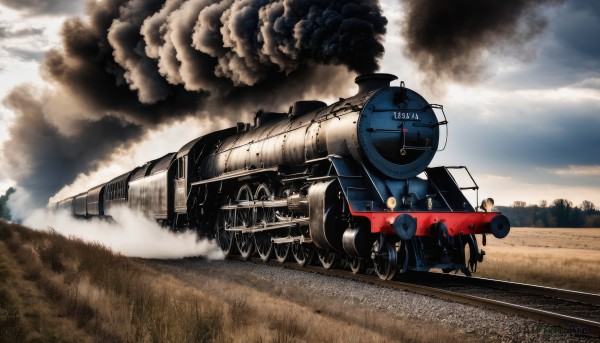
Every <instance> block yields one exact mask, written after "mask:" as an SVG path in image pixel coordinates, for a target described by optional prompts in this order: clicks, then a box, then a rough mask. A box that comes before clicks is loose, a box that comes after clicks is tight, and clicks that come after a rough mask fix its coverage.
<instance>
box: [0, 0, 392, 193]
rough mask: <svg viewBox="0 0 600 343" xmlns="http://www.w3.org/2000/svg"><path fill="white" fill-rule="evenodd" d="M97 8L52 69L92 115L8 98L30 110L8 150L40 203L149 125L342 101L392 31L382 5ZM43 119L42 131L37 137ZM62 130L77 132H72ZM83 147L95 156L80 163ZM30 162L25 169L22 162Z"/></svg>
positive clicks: (73, 29) (70, 23) (165, 0)
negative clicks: (308, 98)
mask: <svg viewBox="0 0 600 343" xmlns="http://www.w3.org/2000/svg"><path fill="white" fill-rule="evenodd" d="M5 2H6V1H5ZM86 9H87V17H86V18H84V19H81V18H71V19H68V20H67V21H66V22H65V24H64V26H63V29H62V39H63V46H62V49H56V50H51V51H50V52H48V53H47V54H46V58H45V60H44V63H43V65H42V73H43V76H44V78H45V79H46V80H47V81H48V82H50V83H52V84H54V85H55V86H56V88H57V89H58V90H59V91H58V92H55V93H52V94H51V95H47V96H48V97H49V98H50V99H51V100H52V101H54V102H61V101H62V102H63V103H68V101H67V100H64V99H63V98H65V97H67V98H68V99H70V100H69V101H71V102H73V103H74V104H76V105H77V106H79V107H81V114H80V115H77V114H73V113H71V112H72V111H65V113H60V111H56V110H54V111H53V112H52V114H51V115H50V114H49V113H47V108H46V107H47V106H45V105H42V104H43V103H44V102H40V101H39V100H38V101H37V102H35V100H36V99H34V98H32V97H31V96H26V95H24V94H26V92H25V91H24V90H19V91H15V92H13V93H12V94H11V95H9V97H8V98H7V103H8V104H9V105H10V106H11V107H12V108H13V109H14V110H15V112H17V113H19V117H18V119H17V121H16V123H15V125H14V126H13V128H12V129H11V130H12V131H11V139H10V140H9V141H8V142H7V143H6V144H5V149H4V151H5V155H6V156H5V158H6V160H8V161H9V165H8V168H9V170H10V171H11V176H12V175H13V174H14V175H16V176H13V178H15V179H16V180H17V181H18V182H19V185H21V186H24V187H25V188H27V190H28V191H29V192H30V193H32V194H33V195H34V196H35V197H36V199H38V200H40V199H44V198H45V197H47V195H48V193H49V192H50V193H51V191H52V190H53V191H56V190H58V189H59V188H60V187H61V186H63V185H64V184H66V183H69V182H71V181H72V180H73V178H74V176H75V175H76V174H77V173H80V172H86V171H89V170H90V168H94V167H95V166H96V164H95V163H96V162H97V161H100V160H102V159H103V158H105V157H106V156H107V155H108V154H109V153H110V152H111V147H112V148H114V147H115V146H117V145H118V144H120V143H128V142H131V141H132V140H134V139H138V138H139V137H140V131H139V130H140V127H143V128H144V129H149V128H152V127H155V126H156V125H161V124H164V123H168V122H170V121H173V120H177V119H178V118H182V117H184V116H187V115H192V114H199V113H207V112H206V111H207V110H208V111H210V112H209V113H211V115H215V116H216V117H218V118H219V120H222V119H224V118H231V120H232V121H238V120H239V119H240V117H242V116H243V114H245V113H247V112H249V111H253V110H256V109H258V108H260V107H267V108H268V109H272V108H275V109H281V108H285V107H287V106H289V105H290V104H291V103H292V102H293V101H295V100H298V99H302V98H303V97H304V96H305V94H318V95H319V96H331V95H339V91H340V88H341V87H340V83H343V84H347V83H348V82H349V81H350V80H351V78H352V77H353V76H354V75H355V73H358V72H360V73H363V72H373V71H375V70H376V69H377V68H378V61H379V59H380V58H381V57H382V55H383V46H382V44H381V41H382V39H383V34H384V33H385V26H386V24H387V20H386V19H385V17H383V16H382V14H381V9H380V7H379V4H378V2H377V1H372V0H336V1H324V0H312V1H308V0H304V1H275V0H271V1H267V0H242V1H235V2H233V1H229V0H224V1H208V0H189V1H182V0H104V1H89V2H88V3H87V7H86ZM61 99H62V100H61ZM28 101H31V102H35V103H36V104H38V106H37V107H34V108H30V106H29V105H27V102H28ZM52 101H51V102H52ZM201 111H204V112H201ZM36 118H37V119H36ZM47 118H52V119H51V120H49V119H47ZM81 118H85V120H82V119H81ZM36 120H37V121H38V122H39V123H38V124H37V125H38V126H34V127H36V128H37V131H39V134H31V135H28V134H26V132H27V131H28V126H29V125H31V124H32V123H34V122H35V121H36ZM122 123H128V124H122ZM52 125H54V126H52ZM119 125H122V126H119ZM53 127H54V128H61V127H70V128H74V127H77V129H76V130H75V129H74V131H73V132H75V133H72V134H71V135H65V133H64V132H61V130H56V129H54V128H53ZM119 127H120V128H119ZM106 130H108V132H107V131H106ZM34 132H35V130H34ZM115 132H116V133H120V135H119V136H118V137H115V136H113V133H115ZM94 135H95V136H94ZM40 137H43V138H44V139H43V142H40V141H39V139H40ZM84 137H97V140H98V141H101V143H100V142H94V143H91V142H92V141H90V140H85V139H83V138H84ZM79 139H81V140H82V142H79ZM87 143H89V144H87ZM40 144H41V145H40ZM71 144H75V145H78V146H77V148H76V149H79V150H78V151H77V152H78V153H79V154H82V155H85V158H83V159H81V161H76V162H77V163H70V161H71V157H70V156H71V155H72V151H71V150H69V148H68V147H69V145H71ZM38 158H41V161H37V160H36V159H38ZM30 159H31V160H32V161H31V162H30V163H31V166H30V167H29V169H26V170H27V172H26V173H23V172H20V165H21V164H20V163H19V161H21V160H23V161H26V160H30ZM53 161H56V162H53ZM55 173H59V174H60V175H54V174H55ZM42 177H45V178H47V180H48V181H44V183H45V185H44V186H43V189H36V187H34V186H36V185H35V184H32V183H31V182H34V181H30V180H29V179H34V180H36V179H40V178H42ZM35 182H40V181H35Z"/></svg>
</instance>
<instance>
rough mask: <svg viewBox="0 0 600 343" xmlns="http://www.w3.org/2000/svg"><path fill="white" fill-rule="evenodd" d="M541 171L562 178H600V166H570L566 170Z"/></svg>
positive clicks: (542, 169) (544, 169)
mask: <svg viewBox="0 0 600 343" xmlns="http://www.w3.org/2000/svg"><path fill="white" fill-rule="evenodd" d="M538 169H539V170H541V171H544V172H547V173H550V174H555V175H560V176H600V165H592V166H579V165H568V166H566V167H564V168H538Z"/></svg>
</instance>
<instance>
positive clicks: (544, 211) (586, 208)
mask: <svg viewBox="0 0 600 343" xmlns="http://www.w3.org/2000/svg"><path fill="white" fill-rule="evenodd" d="M498 210H500V211H501V212H502V213H503V214H504V215H506V216H507V217H508V219H509V220H510V222H511V226H526V227H600V211H599V210H598V209H596V206H595V205H594V203H593V202H591V201H588V200H584V201H583V202H582V203H581V204H580V205H579V206H574V205H573V203H572V202H571V201H569V200H567V199H556V200H554V201H553V202H552V203H551V204H550V205H548V202H547V201H546V200H542V201H540V203H539V204H537V205H527V203H526V202H525V201H515V202H514V203H513V204H512V206H498Z"/></svg>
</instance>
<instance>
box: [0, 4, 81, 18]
mask: <svg viewBox="0 0 600 343" xmlns="http://www.w3.org/2000/svg"><path fill="white" fill-rule="evenodd" d="M0 5H4V6H6V7H9V8H12V9H15V10H18V11H23V12H25V13H27V14H30V15H64V14H75V13H79V12H80V11H81V9H82V8H83V1H82V0H0Z"/></svg>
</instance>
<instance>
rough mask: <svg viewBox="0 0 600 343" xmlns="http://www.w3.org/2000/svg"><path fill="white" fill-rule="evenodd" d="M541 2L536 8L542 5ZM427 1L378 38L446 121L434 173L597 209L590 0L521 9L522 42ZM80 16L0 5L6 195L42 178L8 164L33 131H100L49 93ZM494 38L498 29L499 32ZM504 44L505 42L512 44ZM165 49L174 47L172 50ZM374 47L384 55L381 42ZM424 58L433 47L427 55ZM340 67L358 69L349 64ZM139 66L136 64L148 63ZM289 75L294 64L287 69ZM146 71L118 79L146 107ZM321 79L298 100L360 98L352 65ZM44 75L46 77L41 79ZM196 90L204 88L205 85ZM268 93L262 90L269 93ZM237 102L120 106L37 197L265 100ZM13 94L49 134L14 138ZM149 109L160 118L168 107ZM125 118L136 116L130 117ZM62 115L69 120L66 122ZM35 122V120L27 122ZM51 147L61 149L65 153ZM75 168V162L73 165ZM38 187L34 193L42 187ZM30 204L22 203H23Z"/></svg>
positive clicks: (76, 104) (123, 59)
mask: <svg viewBox="0 0 600 343" xmlns="http://www.w3.org/2000/svg"><path fill="white" fill-rule="evenodd" d="M103 2H109V1H101V0H99V1H95V0H92V1H91V2H90V4H92V5H94V4H95V5H96V6H98V5H97V4H101V3H103ZM110 2H116V1H114V0H113V1H110ZM138 2H139V1H138ZM154 2H159V1H154ZM171 2H175V1H171ZM521 2H527V1H521ZM530 2H531V3H536V1H530ZM537 2H539V3H544V1H541V0H540V1H537ZM132 3H135V1H132ZM423 3H424V2H423V1H415V2H413V4H411V5H409V4H408V3H407V2H406V1H397V0H384V1H380V4H381V8H382V14H383V16H385V17H386V18H387V26H386V29H385V31H386V33H385V35H384V36H382V37H384V40H383V42H382V43H383V48H384V52H383V54H382V55H381V57H380V58H379V71H381V72H386V73H392V74H395V75H397V76H398V77H399V80H398V81H396V82H395V83H394V85H398V84H399V82H400V80H402V81H404V82H405V84H406V86H407V87H408V88H411V89H413V90H415V91H417V92H419V93H420V94H422V95H423V96H424V97H425V98H426V99H427V100H428V101H429V102H430V103H436V104H442V105H443V106H444V110H445V114H446V116H447V118H448V121H449V126H448V130H449V133H448V143H447V148H446V149H445V150H444V151H442V152H438V153H437V155H436V157H435V158H434V160H433V162H432V164H433V165H448V166H467V167H468V168H469V170H470V172H471V174H472V175H473V177H474V178H475V180H476V182H477V183H478V185H479V187H480V190H479V199H482V198H487V197H492V198H494V199H495V200H496V204H497V205H498V204H499V205H510V204H512V203H513V201H516V200H519V201H525V202H526V203H528V204H537V203H539V202H540V201H541V200H547V201H548V202H551V201H552V200H554V199H557V198H566V199H569V200H571V201H573V203H574V204H575V205H578V204H580V203H581V202H582V201H583V200H590V201H592V202H594V203H595V204H596V205H597V206H600V152H599V149H600V134H599V132H598V131H599V130H600V39H597V37H599V36H600V5H599V4H598V2H597V1H594V0H572V1H551V0H549V1H546V4H543V5H540V6H537V7H535V10H532V11H529V12H525V14H523V15H522V16H521V17H520V19H519V20H517V21H516V24H515V25H514V26H513V28H514V30H517V31H519V34H518V35H516V34H513V33H511V32H508V33H506V32H504V31H510V29H509V28H506V27H505V26H503V25H498V27H491V28H489V27H486V28H485V29H484V28H477V27H468V26H467V27H466V28H465V27H464V26H460V25H458V26H457V25H456V23H453V22H451V21H448V22H444V21H439V22H438V21H437V20H439V18H438V17H435V16H431V17H423V16H419V15H416V14H415V13H423V12H425V13H430V12H427V11H425V9H424V8H421V7H419V6H426V5H422V4H423ZM446 3H448V2H446ZM132 6H133V5H132ZM84 8H85V2H84V1H81V0H79V1H70V0H69V1H67V0H58V1H47V2H44V1H21V0H20V1H14V0H0V99H4V100H3V101H2V103H1V104H0V144H1V145H2V148H1V149H2V150H1V152H0V153H1V155H0V162H1V164H0V192H2V193H4V191H5V190H6V189H7V188H8V187H10V186H16V187H17V188H19V186H20V185H21V184H23V185H24V186H23V187H29V188H30V189H31V188H34V187H37V186H38V183H31V182H28V183H25V182H24V181H23V180H24V179H25V178H26V177H27V173H26V171H23V170H26V169H27V168H28V166H31V165H32V162H31V161H27V160H26V159H25V158H22V159H20V158H19V156H18V155H19V154H17V156H15V154H14V151H12V153H11V151H9V149H12V148H14V147H15V146H18V145H15V144H16V143H15V142H22V141H24V142H32V143H31V144H45V143H44V142H45V141H44V140H39V139H38V137H37V136H36V134H37V133H38V132H43V133H47V134H51V135H62V136H65V137H71V138H72V139H70V140H68V142H69V143H70V144H72V145H78V140H77V139H82V138H81V135H83V136H84V137H85V138H87V139H91V138H90V132H94V130H95V127H93V126H91V128H90V130H88V131H80V130H83V129H80V126H85V125H92V124H93V123H96V122H97V121H100V122H102V121H103V120H105V119H106V118H105V117H102V119H98V118H99V117H97V116H96V115H95V113H94V110H97V111H107V110H106V109H104V108H101V107H100V106H96V105H94V106H89V105H88V104H82V103H81V100H80V99H75V97H74V96H71V97H61V96H57V94H59V95H60V94H62V93H61V92H63V91H64V89H63V88H61V87H60V86H61V84H60V82H63V81H64V80H63V79H59V78H58V77H57V76H56V75H58V74H57V71H56V68H55V69H50V67H49V62H48V61H49V60H50V61H53V59H52V58H56V57H57V56H58V55H57V54H52V53H50V54H48V52H49V51H53V49H54V50H58V51H61V50H66V51H67V52H66V53H63V55H64V54H66V55H68V53H71V52H70V51H69V48H68V47H67V48H65V46H64V44H63V38H62V37H61V27H62V26H63V24H64V22H65V20H67V19H68V18H72V17H79V18H81V22H82V23H83V24H82V25H85V24H86V23H88V22H90V21H93V20H92V19H90V18H89V17H88V16H85V15H84ZM432 13H434V12H432ZM443 14H444V15H443V16H442V17H441V18H448V17H449V18H450V19H452V18H453V12H452V11H450V12H447V13H446V12H444V13H443ZM480 17H481V16H480ZM484 19H485V18H484ZM182 20H183V19H182ZM373 20H378V19H377V18H375V19H373ZM423 21H425V24H423ZM438 23H439V24H438ZM459 24H460V23H459ZM486 24H487V23H486ZM423 25H425V29H423V27H422V26H423ZM455 27H459V28H460V29H457V30H456V31H457V32H458V34H457V35H456V36H458V37H459V38H460V39H456V38H455V39H440V40H435V39H433V42H434V43H432V44H434V48H433V49H431V48H429V50H426V49H425V48H427V46H426V44H425V43H424V42H427V43H428V44H429V43H430V42H431V41H432V39H430V37H429V38H428V37H425V36H426V34H429V35H430V36H433V37H434V38H435V37H437V36H436V35H437V34H438V33H436V32H442V33H445V32H444V31H452V30H453V28H455ZM111 29H112V26H111ZM123 30H124V29H123ZM123 30H121V31H114V32H113V33H114V34H113V35H109V40H110V42H111V43H113V42H117V43H118V42H121V43H122V42H126V40H124V39H121V40H120V41H119V36H118V34H119V33H122V32H123ZM428 30H429V31H428ZM436 30H438V31H436ZM461 30H463V31H461ZM478 30H480V31H478ZM486 30H488V31H486ZM494 30H496V31H502V32H500V33H499V34H497V33H496V32H495V31H494ZM64 32H67V31H64ZM69 32H80V31H69ZM115 32H116V33H115ZM415 32H416V33H415ZM480 32H482V34H479V33H480ZM408 33H410V34H408ZM72 36H75V35H72ZM123 36H125V34H123ZM456 36H453V37H456ZM507 36H508V37H510V38H509V39H507V38H506V37H507ZM71 38H72V37H71ZM76 38H77V37H75V38H73V39H76ZM204 43H206V42H204ZM114 44H116V43H114ZM173 44H177V41H174V43H173ZM194 44H196V41H194ZM163 47H164V46H163ZM137 48H139V46H137V47H136V45H133V48H132V50H134V49H137ZM71 49H72V47H71ZM82 49H84V48H82ZM374 49H375V50H374V51H376V52H377V51H378V50H377V47H375V48H374ZM162 51H163V50H160V49H158V50H157V51H156V53H157V54H160V53H162ZM424 51H428V54H427V53H424ZM431 51H433V53H432V52H431ZM120 54H121V55H120ZM432 56H433V57H432ZM59 57H60V56H59ZM282 58H283V57H282ZM115 59H116V61H117V62H118V63H119V64H123V65H127V63H131V56H128V55H127V50H126V49H122V50H117V49H116V52H115ZM228 61H229V62H230V64H229V67H231V65H234V64H233V62H232V61H231V60H228ZM234 62H235V61H234ZM344 63H345V65H350V67H353V68H354V69H360V67H358V68H357V67H356V63H355V62H353V61H350V62H347V63H346V62H344ZM353 63H354V64H353ZM140 65H142V66H143V64H142V63H140ZM162 67H164V68H166V69H161V73H162V72H163V71H164V73H165V74H167V75H169V74H168V70H167V69H168V67H169V66H168V65H163V66H162ZM285 67H286V68H296V67H297V66H296V65H293V64H292V65H289V64H288V65H286V66H285ZM140 70H142V71H143V70H144V69H142V67H139V68H137V65H136V68H131V72H130V73H125V74H124V78H125V80H124V81H123V82H127V83H128V84H129V85H130V87H131V88H135V87H138V88H136V89H137V90H139V93H138V95H139V97H140V98H143V99H145V100H144V101H147V102H148V103H152V102H153V101H154V102H156V101H158V103H160V99H162V98H160V97H161V96H162V95H161V94H162V93H160V91H161V88H160V87H159V86H160V84H158V83H157V85H156V87H154V88H150V87H148V88H147V89H146V88H144V82H146V83H148V82H150V81H152V80H149V79H143V77H142V76H143V75H142V76H140V75H139V74H136V71H140ZM165 70H167V71H165ZM248 70H250V69H248ZM290 70H291V71H290V79H287V80H283V81H282V84H283V85H286V86H288V85H289V86H290V87H289V88H290V91H288V92H286V93H285V94H283V95H281V96H279V97H278V98H277V100H276V101H275V100H272V99H271V100H270V101H271V102H272V103H275V104H277V106H279V107H282V106H284V102H285V103H289V104H291V103H293V101H295V100H297V99H294V98H292V96H293V95H294V92H293V90H294V88H293V85H296V84H300V81H298V82H296V80H299V78H298V76H297V74H298V73H296V74H294V72H295V69H290ZM221 71H222V73H224V74H227V73H233V74H235V75H233V76H231V75H229V76H228V77H230V78H231V79H232V80H237V81H236V82H240V83H245V84H250V85H251V86H252V85H253V84H254V83H253V82H256V83H257V84H260V82H261V81H260V75H259V76H256V75H252V74H250V73H248V72H246V73H238V74H236V73H235V70H230V69H227V66H225V67H223V69H222V70H221ZM318 71H319V72H320V73H322V74H321V75H325V76H323V77H324V78H327V75H334V76H335V77H333V76H332V78H331V79H329V81H330V83H331V84H332V85H333V86H331V87H328V88H323V87H325V86H322V87H321V88H319V87H316V86H315V87H312V88H311V89H312V91H311V89H308V90H306V87H304V88H302V89H303V93H302V94H301V96H303V97H305V98H306V97H312V98H317V97H319V96H321V98H320V100H324V101H326V102H327V103H331V102H333V101H335V100H334V99H336V98H337V97H345V96H349V95H351V94H353V93H354V92H355V91H356V87H355V85H354V84H353V83H352V82H351V80H352V78H353V77H354V76H355V75H356V70H354V71H353V72H348V73H347V74H348V76H347V77H346V75H342V76H340V75H341V74H340V72H339V71H338V69H336V70H333V71H332V70H331V69H318ZM305 72H306V71H305ZM48 73H52V75H51V76H48V75H49V74H48ZM323 73H329V74H323ZM315 74H316V73H315ZM182 75H183V76H185V75H184V74H182ZM295 75H296V76H295ZM140 79H141V81H140ZM310 80H315V79H314V78H313V79H310ZM201 81H203V80H201ZM204 81H206V80H204ZM348 81H349V82H348ZM136 82H137V83H136ZM286 82H287V83H286ZM197 83H198V82H197ZM200 83H201V82H200ZM181 84H182V85H183V87H184V88H185V91H186V93H185V94H188V93H189V91H190V88H193V85H194V83H193V82H192V81H188V80H183V81H182V82H181ZM282 84H280V85H279V86H277V85H275V86H274V88H272V89H275V90H277V89H279V90H282V89H284V88H288V87H282V86H281V85H282ZM198 87H200V88H201V87H202V85H199V86H198ZM298 87H300V86H298ZM254 89H256V87H255V88H254ZM272 89H270V90H269V94H275V95H273V96H277V94H276V93H275V92H274V91H272ZM298 89H300V88H298ZM76 90H77V89H75V91H76ZM70 91H73V89H71V90H70ZM242 91H244V90H242ZM67 93H68V92H67ZM142 93H143V94H142ZM9 96H10V98H11V99H12V100H10V101H8V100H7V99H8V97H9ZM98 96H99V97H100V96H101V94H99V95H98ZM239 97H240V98H241V99H244V104H245V106H241V105H240V107H237V108H236V107H227V106H228V105H227V106H226V105H223V106H221V107H219V106H207V105H204V106H205V107H203V108H202V109H201V111H200V112H199V113H202V114H198V115H195V114H194V111H187V110H186V111H184V110H182V113H183V114H181V115H176V116H165V115H157V116H156V117H153V118H151V119H143V120H142V119H139V117H138V116H136V115H135V114H133V115H129V116H128V115H125V114H123V113H125V111H124V110H122V111H121V112H119V110H118V109H111V110H110V111H112V112H111V118H112V117H115V118H120V119H119V120H120V121H119V123H117V124H115V123H113V122H112V121H111V120H108V122H103V126H101V127H102V128H105V127H108V128H109V131H110V132H111V133H112V134H113V136H112V137H108V138H107V139H108V141H109V142H116V143H115V144H114V145H112V146H111V145H106V147H105V148H104V150H103V153H104V155H102V156H103V158H102V161H99V160H97V159H89V160H86V159H85V157H84V153H85V151H84V150H74V151H69V154H71V155H72V156H70V159H66V160H65V162H64V163H68V164H70V165H69V166H70V167H71V168H64V170H63V169H62V168H59V169H56V170H53V169H52V168H55V166H56V164H52V163H47V164H42V165H41V166H42V167H43V168H46V170H47V174H48V175H50V174H52V173H56V174H61V175H63V176H64V177H63V178H59V179H57V181H56V182H59V183H60V182H62V183H61V187H57V188H56V187H55V188H56V189H55V188H52V187H49V188H48V189H45V192H46V193H47V194H50V196H52V195H54V196H55V199H56V198H61V197H63V196H68V195H72V194H76V193H79V192H82V191H85V190H87V189H89V188H91V187H93V186H95V185H96V184H99V183H101V182H105V181H107V180H109V179H111V178H112V177H114V176H116V175H118V174H120V173H122V172H125V171H127V170H129V169H131V168H133V167H135V166H136V165H140V164H143V163H144V162H146V161H148V160H151V159H154V158H158V157H160V156H162V155H163V154H165V153H167V152H170V151H176V150H178V149H179V147H181V146H182V145H183V144H185V143H186V142H188V141H190V140H192V139H194V138H196V137H198V136H199V135H201V134H203V133H207V132H210V131H212V130H215V129H219V128H224V127H226V126H228V125H230V124H231V123H232V122H233V121H235V120H234V119H239V118H242V119H245V118H249V115H250V113H251V112H252V110H251V109H252V108H254V107H253V106H262V105H264V104H262V103H257V102H253V101H252V100H247V99H249V98H250V97H251V95H249V96H246V97H245V96H244V94H243V93H242V95H240V96H239ZM15 99H18V104H19V106H21V107H19V108H24V107H23V106H25V107H27V106H29V103H31V104H35V105H36V106H37V107H35V106H33V105H31V107H35V108H34V110H36V111H39V112H41V113H42V114H41V115H42V117H43V118H44V120H46V121H48V122H51V123H52V118H61V120H60V121H59V120H58V119H56V121H54V122H53V123H54V125H55V126H56V127H52V126H51V127H50V128H51V129H52V130H50V131H48V128H47V127H44V128H40V129H39V131H36V130H37V129H36V130H34V133H32V134H28V131H23V130H17V129H15V127H19V125H22V123H23V119H22V117H24V116H26V115H25V114H24V113H25V112H20V111H18V110H15V103H16V102H15V101H17V100H15ZM156 99H159V100H156ZM85 100H86V101H90V100H89V99H85ZM92 102H93V100H92ZM189 102H190V101H188V102H187V103H189ZM192 102H193V101H192ZM24 103H25V105H23V104H24ZM217 104H227V102H226V101H223V102H217ZM156 108H157V111H161V110H164V108H159V107H156ZM221 108H222V109H223V112H227V111H233V112H236V113H241V115H240V114H236V115H232V116H228V115H222V114H221V113H219V114H215V112H216V111H220V110H221ZM240 108H243V109H244V110H243V111H242V110H240ZM248 108H250V110H249V109H248ZM132 112H134V111H133V110H132V111H130V112H128V113H132ZM206 113H209V115H206ZM20 118H21V119H20ZM64 118H69V120H63V119H64ZM165 118H166V119H165ZM30 123H34V121H33V119H31V121H30ZM90 123H92V124H90ZM111 125H112V126H111ZM48 132H50V133H48ZM82 132H85V134H83V133H82ZM18 135H24V136H26V137H27V139H25V138H21V137H16V136H18ZM92 137H93V135H92ZM102 139H103V137H93V140H94V142H100V141H101V140H102ZM82 144H83V143H82ZM97 144H99V145H101V143H97ZM47 148H48V149H50V148H51V149H67V148H65V147H64V146H63V145H60V144H59V145H56V146H54V145H50V146H49V147H47ZM69 149H70V148H69ZM30 150H36V151H37V150H39V151H40V153H39V155H32V156H34V157H35V156H37V157H38V158H43V156H45V155H47V154H48V152H49V150H43V149H41V148H40V149H30ZM67 150H68V149H67ZM25 151H29V150H25ZM78 161H81V164H77V163H76V162H78ZM9 165H10V166H11V167H8V166H9ZM42 167H40V168H42ZM41 170H44V169H41ZM36 175H40V174H36ZM41 177H44V176H41ZM48 177H50V176H48ZM53 177H54V176H53ZM56 182H55V183H54V184H56ZM42 184H43V183H42ZM42 184H40V185H39V187H42V186H43V187H47V185H46V184H43V185H42ZM62 185H64V187H62ZM57 192H58V194H57ZM46 193H44V194H46ZM26 200H27V199H22V201H23V202H25V201H26Z"/></svg>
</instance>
